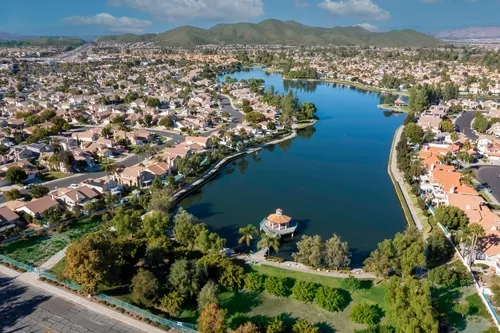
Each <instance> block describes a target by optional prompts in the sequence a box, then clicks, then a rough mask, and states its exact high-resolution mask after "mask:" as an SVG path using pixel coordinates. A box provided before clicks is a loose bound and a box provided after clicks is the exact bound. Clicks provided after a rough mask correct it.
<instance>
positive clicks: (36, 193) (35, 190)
mask: <svg viewBox="0 0 500 333" xmlns="http://www.w3.org/2000/svg"><path fill="white" fill-rule="evenodd" d="M30 192H31V196H32V197H33V198H41V197H44V196H46V195H47V193H49V189H48V188H46V187H45V186H42V185H34V186H33V187H32V188H30Z"/></svg>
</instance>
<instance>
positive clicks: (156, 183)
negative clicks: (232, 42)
mask: <svg viewBox="0 0 500 333" xmlns="http://www.w3.org/2000/svg"><path fill="white" fill-rule="evenodd" d="M162 188H163V182H162V181H161V178H160V176H155V178H154V179H153V182H152V183H151V190H153V191H156V190H161V189H162Z"/></svg>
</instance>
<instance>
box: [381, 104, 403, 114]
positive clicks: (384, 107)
mask: <svg viewBox="0 0 500 333" xmlns="http://www.w3.org/2000/svg"><path fill="white" fill-rule="evenodd" d="M377 108H379V109H381V110H384V111H391V112H394V113H409V112H410V111H409V110H405V109H402V108H401V107H399V106H391V105H387V104H379V105H377Z"/></svg>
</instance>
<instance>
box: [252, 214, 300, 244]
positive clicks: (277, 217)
mask: <svg viewBox="0 0 500 333" xmlns="http://www.w3.org/2000/svg"><path fill="white" fill-rule="evenodd" d="M297 225H298V223H297V222H293V221H292V218H291V217H290V216H287V215H284V214H283V210H281V209H280V208H278V209H276V213H274V214H270V215H269V216H268V217H267V218H264V219H263V220H262V221H261V222H260V230H261V231H264V232H265V233H267V234H273V235H275V236H278V237H281V236H284V235H292V238H293V234H294V232H295V229H297Z"/></svg>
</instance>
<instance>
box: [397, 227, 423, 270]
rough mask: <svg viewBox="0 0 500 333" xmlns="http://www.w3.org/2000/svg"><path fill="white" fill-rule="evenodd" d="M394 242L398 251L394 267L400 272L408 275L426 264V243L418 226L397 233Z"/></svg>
mask: <svg viewBox="0 0 500 333" xmlns="http://www.w3.org/2000/svg"><path fill="white" fill-rule="evenodd" d="M392 243H393V246H394V249H395V251H396V253H397V256H396V257H395V260H393V264H392V268H393V269H394V270H395V271H396V272H397V273H398V274H401V275H404V276H407V275H410V274H412V273H413V272H414V270H415V268H417V267H424V266H425V254H424V253H425V243H424V240H423V238H422V235H421V234H420V233H419V232H418V230H417V229H416V228H409V229H407V230H406V231H405V232H404V233H401V232H399V233H397V234H396V236H395V237H394V240H393V242H392Z"/></svg>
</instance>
